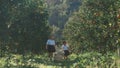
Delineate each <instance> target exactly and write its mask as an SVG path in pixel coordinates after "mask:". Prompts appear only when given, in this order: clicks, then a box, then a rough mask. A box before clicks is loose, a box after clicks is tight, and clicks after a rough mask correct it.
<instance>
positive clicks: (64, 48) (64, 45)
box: [62, 41, 69, 59]
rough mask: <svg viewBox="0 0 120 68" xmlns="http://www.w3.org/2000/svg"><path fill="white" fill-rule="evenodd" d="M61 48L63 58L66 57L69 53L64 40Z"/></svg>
mask: <svg viewBox="0 0 120 68" xmlns="http://www.w3.org/2000/svg"><path fill="white" fill-rule="evenodd" d="M62 49H63V50H64V59H67V57H68V55H69V46H68V45H67V42H66V41H64V42H63V45H62Z"/></svg>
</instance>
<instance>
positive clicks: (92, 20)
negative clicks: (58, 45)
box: [63, 0, 120, 53]
mask: <svg viewBox="0 0 120 68" xmlns="http://www.w3.org/2000/svg"><path fill="white" fill-rule="evenodd" d="M119 8H120V0H116V1H114V0H82V6H81V7H80V9H79V11H78V12H75V13H74V14H73V16H71V18H69V20H68V22H67V24H66V25H65V29H64V31H63V35H64V37H65V39H67V40H68V41H69V43H70V45H71V47H72V48H73V50H74V51H75V52H79V51H81V50H82V51H99V52H102V53H106V52H107V51H115V50H116V49H117V46H119V44H120V26H119V25H118V24H119V16H118V15H119V14H118V13H119Z"/></svg>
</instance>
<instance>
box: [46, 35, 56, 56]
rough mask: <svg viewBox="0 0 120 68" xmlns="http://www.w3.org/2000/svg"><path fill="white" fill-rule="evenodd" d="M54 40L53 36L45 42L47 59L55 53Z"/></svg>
mask: <svg viewBox="0 0 120 68" xmlns="http://www.w3.org/2000/svg"><path fill="white" fill-rule="evenodd" d="M55 45H56V44H55V40H54V36H50V38H49V39H48V40H47V43H46V49H47V50H48V52H49V57H50V58H52V56H53V53H54V52H55V51H56V50H55Z"/></svg>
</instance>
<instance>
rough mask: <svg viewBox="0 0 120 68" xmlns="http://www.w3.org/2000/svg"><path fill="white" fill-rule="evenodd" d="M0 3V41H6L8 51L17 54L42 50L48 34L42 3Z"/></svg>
mask: <svg viewBox="0 0 120 68" xmlns="http://www.w3.org/2000/svg"><path fill="white" fill-rule="evenodd" d="M0 1H1V2H0V3H1V4H0V9H1V11H0V12H1V14H2V15H0V21H1V23H0V26H2V27H0V34H1V35H0V36H1V37H0V38H1V39H2V40H1V41H6V42H5V43H8V44H7V45H8V46H9V49H10V50H17V52H22V53H23V52H24V49H25V50H30V51H34V52H38V51H40V49H41V50H43V49H44V48H45V42H46V39H47V38H48V35H49V34H50V30H49V25H48V22H47V19H48V12H47V11H46V6H45V5H44V3H43V2H42V1H41V0H38V1H34V0H19V1H18V0H4V1H3V0H0ZM5 39H6V40H5ZM1 46H2V45H1Z"/></svg>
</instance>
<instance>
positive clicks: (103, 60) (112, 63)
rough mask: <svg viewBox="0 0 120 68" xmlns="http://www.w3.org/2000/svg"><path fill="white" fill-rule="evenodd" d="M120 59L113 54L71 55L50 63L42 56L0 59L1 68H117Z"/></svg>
mask: <svg viewBox="0 0 120 68" xmlns="http://www.w3.org/2000/svg"><path fill="white" fill-rule="evenodd" d="M117 60H119V62H120V59H118V58H116V56H115V54H112V53H108V54H106V55H104V56H103V55H102V54H100V53H97V52H89V53H83V54H80V55H76V54H71V55H70V56H69V59H67V60H63V61H51V60H49V58H48V57H47V55H46V54H44V55H35V54H29V53H27V54H26V55H24V56H23V55H19V54H7V55H6V56H5V57H2V58H0V67H1V68H7V67H9V68H60V67H64V68H96V67H98V68H107V67H108V68H119V66H118V65H119V62H116V61H117Z"/></svg>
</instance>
